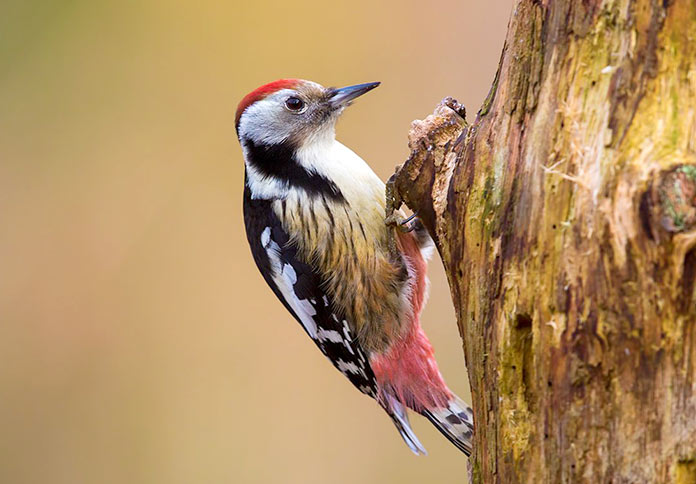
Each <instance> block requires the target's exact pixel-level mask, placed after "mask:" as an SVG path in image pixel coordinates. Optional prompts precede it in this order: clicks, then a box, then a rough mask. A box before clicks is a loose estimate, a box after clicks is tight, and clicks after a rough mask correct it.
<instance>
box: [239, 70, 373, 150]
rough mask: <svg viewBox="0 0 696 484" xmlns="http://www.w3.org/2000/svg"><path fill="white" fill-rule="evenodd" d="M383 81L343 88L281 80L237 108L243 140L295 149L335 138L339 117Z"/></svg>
mask: <svg viewBox="0 0 696 484" xmlns="http://www.w3.org/2000/svg"><path fill="white" fill-rule="evenodd" d="M377 86H379V82H370V83H366V84H357V85H354V86H348V87H343V88H339V89H337V88H333V87H324V86H321V85H320V84H317V83H316V82H312V81H305V80H302V79H280V80H278V81H275V82H271V83H269V84H265V85H263V86H261V87H259V88H258V89H255V90H254V91H252V92H250V93H249V94H247V95H246V96H245V97H244V98H243V99H242V101H241V102H240V103H239V106H238V107H237V115H236V119H235V121H236V128H237V135H238V136H239V138H240V140H249V141H252V142H254V143H256V144H262V145H277V144H281V143H287V142H290V143H292V144H293V145H295V146H298V145H302V144H305V143H306V142H307V141H311V140H312V139H319V138H322V137H324V136H333V134H334V125H335V124H336V120H337V119H338V116H339V115H340V114H341V112H342V111H343V109H344V108H345V107H346V106H348V105H349V104H350V102H351V101H352V100H353V99H355V98H357V97H358V96H361V95H362V94H365V93H366V92H368V91H370V90H372V89H374V88H375V87H377Z"/></svg>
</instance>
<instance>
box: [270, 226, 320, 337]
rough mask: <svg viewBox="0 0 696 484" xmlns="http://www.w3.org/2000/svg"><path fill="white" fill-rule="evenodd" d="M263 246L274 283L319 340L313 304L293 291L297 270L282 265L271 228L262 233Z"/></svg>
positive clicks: (305, 325)
mask: <svg viewBox="0 0 696 484" xmlns="http://www.w3.org/2000/svg"><path fill="white" fill-rule="evenodd" d="M261 244H263V247H264V248H265V249H266V254H268V260H269V261H270V263H271V271H272V274H273V275H272V278H273V282H275V284H276V286H278V289H279V290H280V292H281V293H282V294H283V297H284V298H285V301H286V302H287V303H288V304H289V305H290V307H291V308H292V310H293V311H295V314H297V317H298V318H300V322H301V323H302V326H304V329H305V330H306V331H307V333H308V334H309V336H310V337H311V338H312V339H316V338H317V323H316V322H315V321H314V316H315V315H316V314H317V311H316V309H314V307H313V306H312V303H310V302H309V301H307V300H306V299H299V298H298V297H297V294H295V291H294V289H293V286H294V285H295V283H296V282H297V274H296V273H295V269H293V267H292V266H291V265H290V264H282V263H281V260H280V247H279V246H278V244H277V243H276V242H275V241H274V240H273V239H271V228H270V227H266V228H265V229H264V231H263V232H262V233H261Z"/></svg>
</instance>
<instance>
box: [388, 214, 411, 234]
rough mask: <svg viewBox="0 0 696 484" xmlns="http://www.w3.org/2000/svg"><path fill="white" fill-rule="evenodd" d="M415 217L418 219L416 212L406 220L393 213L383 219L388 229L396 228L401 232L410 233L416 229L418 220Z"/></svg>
mask: <svg viewBox="0 0 696 484" xmlns="http://www.w3.org/2000/svg"><path fill="white" fill-rule="evenodd" d="M416 217H418V212H416V213H414V214H413V215H411V216H410V217H407V218H402V217H400V216H399V214H398V213H396V212H393V213H392V214H391V215H389V216H387V217H386V218H385V219H384V223H385V224H387V226H389V227H395V228H398V229H399V230H401V231H402V232H411V231H413V230H415V229H416V228H417V227H418V219H417V218H416Z"/></svg>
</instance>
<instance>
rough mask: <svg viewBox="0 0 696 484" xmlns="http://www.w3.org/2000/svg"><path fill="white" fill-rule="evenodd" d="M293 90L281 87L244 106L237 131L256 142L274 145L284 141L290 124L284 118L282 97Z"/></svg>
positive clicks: (289, 130)
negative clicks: (265, 96)
mask: <svg viewBox="0 0 696 484" xmlns="http://www.w3.org/2000/svg"><path fill="white" fill-rule="evenodd" d="M294 92H295V91H293V90H292V89H282V90H280V91H278V92H276V93H274V94H273V95H271V96H268V97H267V98H265V99H261V100H259V101H256V102H255V103H254V104H252V105H251V106H249V107H248V108H246V110H244V113H243V114H242V117H241V118H240V119H239V132H240V133H244V136H246V137H247V138H249V139H251V140H252V141H254V143H257V144H266V145H275V144H280V143H283V142H284V141H286V140H287V139H288V138H289V137H290V135H291V134H292V126H291V125H289V124H288V123H287V122H285V121H284V120H285V119H286V118H285V116H284V115H285V114H286V112H285V108H284V107H283V103H284V99H286V98H287V97H289V96H291V95H292V94H293V93H294Z"/></svg>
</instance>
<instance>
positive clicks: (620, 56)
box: [391, 0, 696, 483]
mask: <svg viewBox="0 0 696 484" xmlns="http://www.w3.org/2000/svg"><path fill="white" fill-rule="evenodd" d="M410 147H411V150H412V154H411V156H410V158H409V159H408V160H407V161H406V163H405V164H404V165H403V166H402V167H401V168H400V169H399V170H397V173H396V174H395V175H394V177H393V178H392V185H391V189H392V191H393V195H394V200H393V202H394V205H399V204H400V202H401V201H403V202H405V203H406V204H407V205H408V206H409V207H410V208H411V209H412V210H414V211H418V214H419V215H420V217H421V219H422V220H423V222H424V224H425V225H426V227H427V228H428V230H429V231H430V233H431V235H433V237H434V238H435V240H436V244H437V247H438V250H439V253H440V255H441V257H442V260H443V263H444V266H445V269H446V271H447V274H448V278H449V283H450V288H451V293H452V299H453V302H454V305H455V307H456V311H457V317H458V324H459V329H460V333H461V336H462V339H463V343H464V352H465V355H466V362H467V369H468V374H469V380H470V382H471V389H472V395H473V408H474V414H475V421H476V436H475V445H476V449H475V453H474V455H473V457H472V466H473V477H474V481H475V482H486V483H488V482H501V483H512V482H534V483H537V482H550V483H557V482H597V483H599V482H602V483H604V482H613V483H624V482H625V483H629V482H630V483H640V482H645V483H654V482H677V483H687V482H688V483H696V392H695V388H696V387H695V385H696V297H695V291H694V281H695V279H696V2H695V1H694V0H672V1H670V0H659V1H658V0H615V1H612V0H605V1H601V0H582V1H581V0H575V1H573V0H555V1H554V0H546V1H533V0H518V1H517V2H516V5H515V7H514V11H513V13H512V17H511V20H510V24H509V28H508V34H507V39H506V42H505V47H504V49H503V54H502V57H501V60H500V65H499V69H498V73H497V75H496V79H495V81H494V83H493V86H492V88H491V91H490V94H489V96H488V98H487V99H486V101H485V102H484V104H483V107H482V108H481V110H480V111H479V112H478V114H477V116H476V118H475V120H474V121H473V123H472V124H467V122H466V121H465V114H464V110H463V108H462V107H461V106H459V105H458V104H457V103H456V102H455V101H453V100H451V99H446V100H445V101H443V103H442V104H441V105H440V106H438V107H437V108H436V111H435V113H434V114H433V115H431V116H429V117H428V118H427V119H426V120H425V121H416V122H414V125H413V128H412V130H411V135H410ZM463 479H464V478H463Z"/></svg>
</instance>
